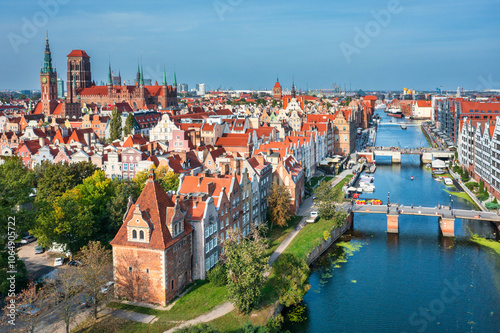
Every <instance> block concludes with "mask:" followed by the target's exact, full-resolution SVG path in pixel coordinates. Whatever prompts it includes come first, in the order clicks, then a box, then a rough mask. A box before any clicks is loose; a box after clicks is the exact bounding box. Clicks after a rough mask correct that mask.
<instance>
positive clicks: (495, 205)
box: [485, 202, 500, 210]
mask: <svg viewBox="0 0 500 333" xmlns="http://www.w3.org/2000/svg"><path fill="white" fill-rule="evenodd" d="M485 206H486V208H487V209H490V210H493V209H498V207H500V206H499V205H498V203H495V202H488V203H487V204H486V205H485Z"/></svg>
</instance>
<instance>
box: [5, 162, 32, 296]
mask: <svg viewBox="0 0 500 333" xmlns="http://www.w3.org/2000/svg"><path fill="white" fill-rule="evenodd" d="M3 162H4V163H3V164H0V221H2V222H1V223H0V232H1V234H2V237H0V294H1V295H4V296H5V295H7V294H8V291H9V286H10V281H9V280H7V278H10V277H11V276H12V274H11V273H8V271H17V273H16V274H15V278H16V284H15V287H16V292H19V291H21V290H22V289H23V288H24V287H25V286H26V285H27V283H28V272H27V271H26V267H25V265H24V262H23V261H22V260H20V259H19V257H18V255H17V249H16V248H15V241H16V240H17V239H18V238H20V236H21V235H22V233H23V232H25V231H27V230H28V229H30V228H31V226H32V224H33V223H32V221H33V219H34V211H33V210H30V209H28V205H29V204H30V203H31V202H32V197H30V194H31V193H32V188H33V187H34V183H35V173H34V172H33V171H32V170H29V169H27V168H25V167H24V165H23V163H22V161H21V159H20V158H18V157H8V158H3ZM12 256H13V258H14V260H12ZM9 257H11V258H10V259H11V260H9ZM11 262H13V263H12V265H13V267H11V266H10V265H9V264H10V263H11ZM8 268H9V269H8Z"/></svg>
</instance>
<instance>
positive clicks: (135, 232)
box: [132, 230, 137, 239]
mask: <svg viewBox="0 0 500 333" xmlns="http://www.w3.org/2000/svg"><path fill="white" fill-rule="evenodd" d="M132 239H137V231H136V230H132Z"/></svg>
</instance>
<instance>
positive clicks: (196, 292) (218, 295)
mask: <svg viewBox="0 0 500 333" xmlns="http://www.w3.org/2000/svg"><path fill="white" fill-rule="evenodd" d="M226 301H227V289H226V287H225V286H223V287H216V286H214V285H212V284H211V283H209V282H208V281H200V280H198V281H196V282H195V285H194V286H193V287H192V289H191V290H190V291H189V292H188V293H187V294H186V295H184V296H183V297H182V298H180V299H179V300H178V301H177V303H176V304H175V305H174V306H173V307H172V309H170V310H156V309H150V308H146V307H142V306H136V305H130V304H122V303H118V302H110V303H109V304H108V307H109V308H113V309H121V310H128V311H133V312H138V313H144V314H149V315H153V316H157V317H158V320H157V321H156V322H155V323H154V324H152V325H146V324H138V323H135V322H126V325H125V327H122V329H123V330H122V331H125V332H144V331H147V332H164V331H165V330H168V329H169V328H171V327H172V326H174V325H177V324H176V323H172V322H175V321H186V320H189V319H193V318H196V317H198V316H199V315H202V314H204V313H206V312H209V311H211V310H212V309H213V308H215V307H216V306H217V305H220V304H222V303H224V302H226ZM97 324H98V323H96V325H97ZM102 325H103V324H99V325H97V327H96V328H95V330H94V328H91V329H92V330H89V331H81V332H102V331H105V330H100V329H98V328H99V327H101V326H102ZM78 332H80V331H78Z"/></svg>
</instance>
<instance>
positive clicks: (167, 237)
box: [110, 179, 193, 250]
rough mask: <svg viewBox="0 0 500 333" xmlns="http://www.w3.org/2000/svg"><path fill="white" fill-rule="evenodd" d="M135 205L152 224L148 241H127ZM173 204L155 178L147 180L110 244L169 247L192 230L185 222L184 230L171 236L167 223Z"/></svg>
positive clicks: (170, 216) (172, 214) (157, 247)
mask: <svg viewBox="0 0 500 333" xmlns="http://www.w3.org/2000/svg"><path fill="white" fill-rule="evenodd" d="M137 205H139V207H140V210H141V212H143V218H144V219H145V220H146V221H149V222H150V223H151V224H152V227H151V229H150V230H151V231H150V240H149V243H140V242H129V241H128V238H127V224H128V222H129V221H130V220H131V219H132V217H133V214H134V210H135V208H136V206H137ZM175 206H176V205H175V204H174V203H173V201H172V199H171V198H170V197H169V196H168V194H167V193H165V190H163V188H162V187H161V185H160V184H159V183H158V182H157V181H156V180H154V181H153V180H151V179H150V180H148V181H147V182H146V186H145V187H144V189H143V190H142V193H141V195H140V196H139V198H138V199H137V202H136V203H135V204H133V205H132V206H131V207H130V209H129V210H128V213H127V216H126V217H125V219H124V220H123V224H122V226H121V228H120V230H118V233H117V234H116V236H115V238H114V239H113V240H112V241H111V243H110V244H111V245H122V246H133V247H140V248H152V249H156V250H165V249H167V248H169V247H170V246H171V245H173V244H175V243H176V242H177V241H179V240H180V239H182V238H183V237H182V236H184V235H186V234H189V233H191V232H192V231H193V228H192V227H191V225H190V224H189V223H186V222H185V223H184V232H183V233H182V234H181V236H177V237H176V238H175V239H173V238H172V235H171V234H170V231H169V230H168V228H167V225H169V224H170V223H171V221H172V218H173V217H174V215H175Z"/></svg>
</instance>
